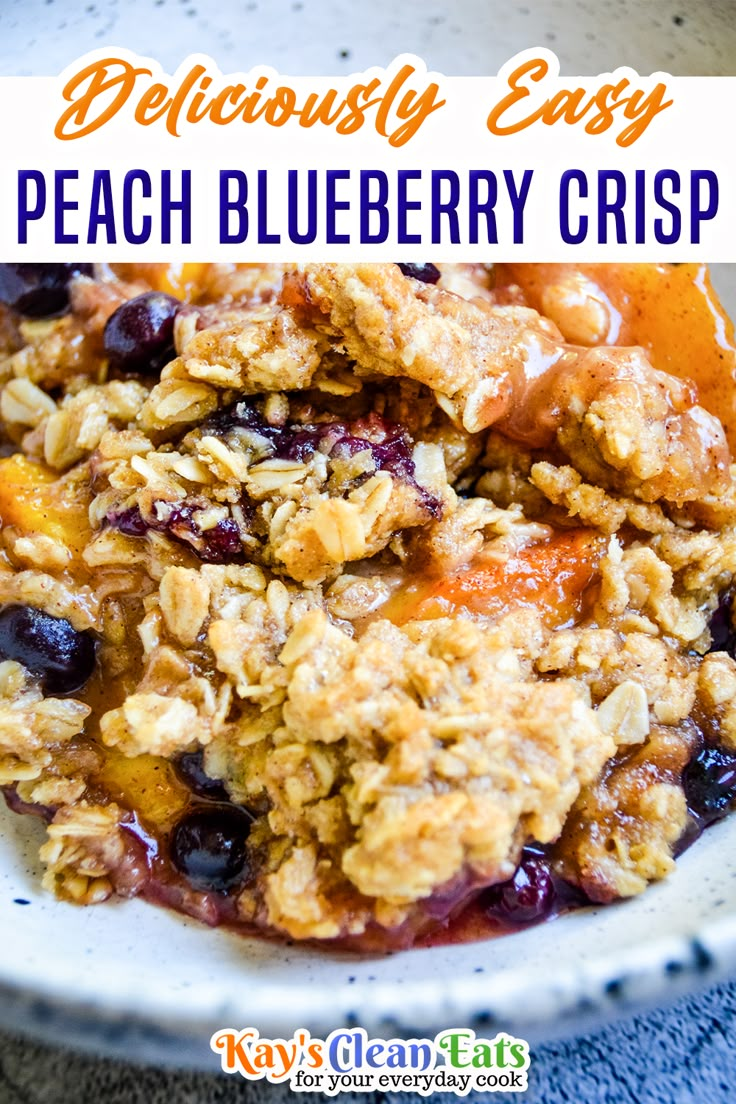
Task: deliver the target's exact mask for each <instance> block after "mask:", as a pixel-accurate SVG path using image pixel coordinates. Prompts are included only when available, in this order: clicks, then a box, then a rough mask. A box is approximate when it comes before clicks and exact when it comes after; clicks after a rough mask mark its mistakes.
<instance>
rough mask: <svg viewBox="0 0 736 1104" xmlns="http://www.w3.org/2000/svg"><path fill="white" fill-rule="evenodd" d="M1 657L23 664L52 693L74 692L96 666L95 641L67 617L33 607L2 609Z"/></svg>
mask: <svg viewBox="0 0 736 1104" xmlns="http://www.w3.org/2000/svg"><path fill="white" fill-rule="evenodd" d="M0 656H2V657H3V659H14V660H17V662H18V663H22V664H23V666H24V667H27V668H28V670H29V671H31V672H32V674H34V675H37V676H38V677H39V678H40V679H41V681H42V683H43V686H44V689H45V690H46V691H47V692H48V693H50V694H71V693H73V692H74V691H75V690H79V689H80V688H81V687H82V686H84V684H85V682H86V681H87V679H88V678H89V677H90V675H91V674H92V671H93V670H94V666H95V641H94V638H93V636H92V634H91V633H89V632H77V630H76V629H75V628H74V627H73V626H72V625H71V624H70V623H69V622H68V621H66V620H65V619H64V618H63V617H53V616H52V615H51V614H50V613H44V612H43V611H42V610H38V609H34V608H33V607H32V606H5V608H4V609H2V610H0Z"/></svg>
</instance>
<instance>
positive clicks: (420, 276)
mask: <svg viewBox="0 0 736 1104" xmlns="http://www.w3.org/2000/svg"><path fill="white" fill-rule="evenodd" d="M399 268H400V269H401V271H402V272H403V273H404V275H405V276H411V278H412V279H413V280H421V281H422V283H423V284H436V283H437V281H438V280H439V278H440V270H439V269H438V268H437V266H436V265H433V264H399Z"/></svg>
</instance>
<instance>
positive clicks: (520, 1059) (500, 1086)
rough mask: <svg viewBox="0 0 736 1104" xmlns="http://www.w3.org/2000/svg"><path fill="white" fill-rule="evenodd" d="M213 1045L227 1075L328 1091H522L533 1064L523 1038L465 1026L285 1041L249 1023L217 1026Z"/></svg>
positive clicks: (303, 1035)
mask: <svg viewBox="0 0 736 1104" xmlns="http://www.w3.org/2000/svg"><path fill="white" fill-rule="evenodd" d="M210 1046H211V1048H212V1050H214V1051H215V1053H216V1054H218V1055H219V1056H220V1062H221V1065H222V1069H223V1071H224V1072H225V1073H239V1074H240V1076H241V1077H244V1078H245V1079H246V1080H248V1081H264V1080H265V1081H270V1082H271V1083H272V1084H279V1085H281V1084H288V1086H289V1088H290V1089H291V1090H292V1091H293V1092H321V1093H326V1094H327V1095H328V1096H336V1095H337V1093H341V1092H351V1091H356V1090H357V1091H362V1092H366V1091H370V1092H376V1091H384V1092H386V1091H393V1092H415V1093H419V1094H420V1095H421V1096H429V1095H431V1094H432V1093H435V1092H451V1093H454V1094H455V1095H456V1096H467V1094H468V1093H469V1092H471V1091H477V1092H524V1091H525V1090H526V1088H527V1071H528V1069H529V1061H530V1059H529V1044H528V1043H527V1042H526V1041H525V1040H524V1039H517V1038H515V1037H514V1036H513V1035H507V1034H506V1032H503V1031H500V1032H499V1033H498V1034H497V1035H496V1036H495V1037H494V1038H493V1039H483V1038H479V1037H478V1036H476V1034H475V1032H474V1031H471V1030H469V1029H465V1028H449V1029H447V1030H446V1031H441V1032H440V1033H439V1034H438V1035H435V1037H434V1038H433V1039H369V1038H368V1035H367V1033H366V1032H365V1030H364V1029H363V1028H361V1027H357V1028H351V1029H345V1028H338V1029H337V1030H335V1031H333V1032H331V1034H329V1035H328V1036H327V1038H326V1039H317V1038H313V1037H312V1036H311V1035H310V1033H309V1032H308V1031H307V1030H306V1029H299V1030H297V1031H295V1032H294V1034H293V1035H292V1037H291V1038H290V1039H267V1038H262V1037H261V1035H260V1033H259V1032H258V1030H257V1029H256V1028H254V1027H246V1028H242V1029H240V1030H236V1029H235V1028H222V1029H221V1030H220V1031H216V1032H215V1034H214V1035H213V1036H212V1038H211V1039H210Z"/></svg>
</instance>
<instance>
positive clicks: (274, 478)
mask: <svg viewBox="0 0 736 1104" xmlns="http://www.w3.org/2000/svg"><path fill="white" fill-rule="evenodd" d="M420 267H423V268H425V269H426V268H431V266H420ZM530 267H532V268H533V267H534V266H530ZM547 267H549V266H547ZM640 267H641V268H645V267H649V268H651V269H652V279H653V280H654V279H664V278H665V276H664V275H663V274H662V270H663V269H664V268H669V267H670V266H640ZM657 267H659V271H658V272H655V271H654V270H655V269H657ZM420 275H421V273H420ZM665 275H666V274H665ZM560 279H561V278H558V283H557V284H555V283H554V281H552V282H550V281H549V280H548V281H547V286H546V300H545V303H546V308H547V311H548V314H549V315H551V316H554V317H555V319H556V321H555V322H553V321H551V318H550V317H544V316H543V315H542V314H540V313H539V312H538V311H537V310H536V309H534V306H532V305H529V304H530V303H533V302H534V294H533V289H532V290H529V289H527V290H525V289H524V288H523V286H521V285H520V284H519V283H518V282H517V281H516V280H515V279H510V278H509V277H508V275H507V278H505V279H503V278H502V274H501V272H500V271H494V269H493V267H492V266H482V265H465V266H463V265H453V266H444V267H442V266H441V270H440V272H436V273H435V274H434V275H433V276H432V279H431V281H429V282H428V281H427V280H426V279H425V278H423V279H417V278H415V277H414V276H413V275H412V273H411V266H409V270H408V274H407V273H406V272H405V271H402V269H401V268H400V267H399V266H398V265H391V264H380V265H379V264H355V265H345V264H315V265H307V266H303V267H302V268H288V267H286V266H284V267H283V268H282V267H279V266H264V267H258V266H253V265H240V266H236V265H191V266H183V270H182V269H181V266H179V268H178V269H177V268H176V266H171V267H170V268H167V267H166V266H163V265H159V266H155V265H148V266H147V265H141V266H132V265H121V266H116V267H112V268H110V267H107V266H97V267H96V268H95V270H94V271H93V272H89V273H79V274H77V275H75V276H74V277H73V278H72V279H71V282H70V284H69V295H70V300H71V302H70V308H69V309H68V310H67V311H66V312H65V313H62V314H60V315H56V316H54V317H51V318H41V319H37V318H33V317H30V316H28V315H27V314H26V315H24V314H23V311H22V310H21V311H13V310H9V309H8V310H4V311H3V314H2V317H1V318H0V321H1V322H2V325H1V326H0V340H1V341H2V359H0V381H1V384H2V390H1V392H0V415H1V417H2V424H3V431H4V434H5V439H6V443H7V444H6V448H5V449H4V453H5V458H4V459H2V460H0V517H1V518H2V530H0V542H1V545H2V563H1V564H0V606H1V607H2V608H3V609H6V610H7V609H10V610H11V611H16V613H14V616H15V619H16V620H15V622H13V624H12V625H11V626H10V627H8V626H5V627H3V626H2V625H0V651H2V654H3V655H4V656H6V657H7V658H5V661H4V662H2V663H0V784H2V785H4V786H5V787H9V788H10V789H12V791H13V800H14V801H15V802H16V804H18V803H22V804H23V806H24V807H25V806H37V807H40V808H41V809H42V810H43V811H44V812H45V814H46V816H47V819H48V820H49V827H48V832H49V839H48V842H47V843H45V844H44V846H43V848H42V858H43V860H44V862H45V863H46V866H47V875H46V884H47V885H48V886H49V887H50V888H53V889H54V890H55V891H56V892H57V893H58V894H59V895H61V896H63V897H66V898H68V899H71V900H74V901H77V902H83V903H86V902H93V901H98V900H101V899H104V898H105V897H106V896H109V895H110V894H111V893H112V892H118V893H123V894H125V893H135V892H145V891H146V886H145V879H146V877H149V878H150V877H151V874H150V871H149V872H148V874H146V872H145V871H144V869H143V866H144V864H143V863H142V862H141V861H139V860H140V855H139V854H138V852H135V847H137V846H138V840H139V837H140V835H141V833H146V834H147V835H148V836H150V837H151V838H155V839H156V840H157V841H158V844H159V847H160V850H161V853H162V854H163V855H164V856H165V855H166V848H167V847H170V841H171V839H172V833H174V832H175V828H176V823H177V818H179V817H180V816H181V814H182V809H183V807H184V805H183V804H182V803H184V804H186V801H187V800H188V798H186V797H185V798H182V796H181V793H182V789H181V786H180V785H179V784H178V783H176V782H175V781H171V779H173V778H174V775H173V774H172V767H171V764H176V763H177V762H178V761H179V759H180V757H181V756H185V757H186V756H191V755H192V753H195V752H198V751H201V752H202V755H203V758H202V763H203V769H204V771H205V772H206V774H207V776H209V777H210V778H212V779H217V780H220V781H221V782H222V783H223V784H224V786H225V788H226V790H227V794H224V795H223V798H222V800H223V801H227V800H228V799H229V800H230V802H232V803H234V805H235V806H243V807H245V808H246V809H247V810H249V815H250V817H251V818H252V825H251V826H250V829H249V834H248V839H247V859H245V860H244V862H243V864H242V867H241V877H240V878H239V879H238V878H233V879H232V880H231V884H229V885H228V887H227V892H228V900H229V901H230V902H231V903H233V904H234V915H235V917H236V918H238V919H240V920H243V921H245V922H250V923H254V924H256V925H257V926H259V927H262V928H265V929H270V930H274V929H275V930H277V931H279V932H281V933H286V934H288V935H290V936H292V937H294V938H299V939H332V938H338V937H341V938H345V937H351V938H353V937H355V938H358V939H359V938H360V937H361V936H362V935H363V934H364V933H366V932H376V931H386V932H388V933H390V932H394V931H406V930H411V931H417V932H418V931H420V930H422V928H423V927H424V926H425V924H426V923H427V922H428V917H430V916H434V917H436V918H439V919H445V917H446V915H447V913H449V911H450V910H451V905H450V904H448V906H447V913H446V914H445V915H443V914H442V911H441V909H439V908H437V907H435V908H434V911H432V908H431V907H429V906H431V903H432V902H433V901H434V902H436V901H438V900H446V901H447V902H455V903H457V902H462V901H463V900H467V899H469V898H470V897H471V896H473V895H474V894H476V893H477V891H478V889H479V888H481V887H484V886H489V885H494V884H497V883H502V882H505V881H507V880H508V879H510V878H511V877H512V876H513V874H514V871H515V869H516V867H517V865H518V862H519V858H520V855H521V852H522V848H523V847H525V846H526V845H528V844H530V843H536V844H540V845H547V853H548V855H549V856H550V861H551V863H552V865H553V867H554V870H555V871H556V873H557V875H558V876H560V877H563V878H564V879H566V880H567V881H568V882H571V883H572V884H574V885H576V886H578V887H580V888H581V889H582V890H583V891H584V892H585V893H586V894H588V896H589V897H591V898H592V899H594V900H597V901H607V900H611V899H613V898H615V897H625V896H630V895H632V894H635V893H638V892H640V891H641V890H642V889H644V888H645V886H646V885H647V883H648V882H649V881H651V880H653V879H658V878H661V877H663V876H665V875H666V874H667V873H668V872H669V871H670V870H671V869H672V868H673V851H674V849H675V847H676V845H677V844H678V841H679V840H680V838H681V837H682V835H683V832H684V831H685V829H686V826H687V820H688V810H687V805H686V797H685V793H684V790H683V785H682V773H683V770H684V769H685V768H686V766H687V764H688V762H690V760H691V759H692V757H693V756H694V755H695V754H696V753H697V752H698V751H699V749H701V748H702V746H703V741H704V739H705V740H706V741H711V742H712V743H714V744H717V745H718V746H719V747H723V748H726V749H728V748H735V749H736V663H734V661H733V660H732V659H731V658H730V656H729V654H728V653H727V652H726V651H712V652H710V653H709V654H706V653H708V649H709V646H710V644H711V636H710V631H709V625H710V620H711V617H712V615H713V613H714V611H715V610H716V608H717V606H718V603H719V597H720V596H721V595H723V594H724V593H726V592H727V591H728V588H729V587H730V586H731V582H732V579H733V577H734V574H735V573H736V493H735V492H734V484H733V483H732V474H731V469H730V454H729V449H728V445H727V443H726V437H725V433H724V430H723V428H722V425H721V422H720V421H719V419H718V418H717V417H716V414H718V413H719V411H716V410H709V411H706V410H705V409H703V408H702V407H701V406H700V405H698V394H697V391H696V389H695V387H694V385H693V384H692V383H691V382H690V381H689V380H687V379H684V378H680V376H679V375H678V374H675V373H674V372H673V371H671V370H669V371H664V370H662V368H661V367H655V366H654V365H655V364H656V363H657V359H656V351H655V352H654V353H652V351H651V350H649V351H645V350H644V349H642V348H640V347H637V346H633V347H620V346H617V345H615V344H605V342H604V338H605V332H606V327H605V326H604V325H603V324H602V322H601V311H602V309H603V307H602V305H601V304H602V301H603V300H602V297H601V296H600V295H599V297H598V298H596V297H595V296H594V295H593V294H592V293H588V301H587V307H586V301H585V295H584V294H582V293H581V294H578V295H577V298H575V297H573V298H572V299H571V298H570V289H569V287H567V290H565V286H564V283H563V284H560ZM576 286H578V285H576ZM580 286H582V285H580ZM580 286H578V291H579V290H580ZM556 287H562V290H560V291H558V292H555V288H556ZM152 289H153V291H154V292H156V293H157V294H158V295H159V297H161V296H162V295H163V298H164V299H166V296H167V295H172V294H173V296H174V298H175V299H176V300H180V302H178V303H177V304H176V306H175V308H171V312H172V317H173V335H172V340H173V346H174V347H173V348H170V349H168V350H165V351H166V356H165V357H163V359H162V361H161V362H159V361H157V359H156V357H157V356H158V353H156V355H154V352H152V351H151V350H150V349H149V351H148V354H146V355H147V356H148V359H147V361H145V363H144V361H143V360H142V359H141V357H142V355H143V354H142V353H140V351H139V353H138V354H137V353H135V350H134V351H133V352H130V351H128V352H127V353H126V352H125V350H124V349H123V351H122V352H121V351H120V350H121V349H122V348H123V347H122V345H121V343H120V340H119V339H118V343H117V344H116V343H115V340H113V338H114V337H115V333H114V327H115V325H117V326H118V330H119V329H120V323H119V317H120V315H119V313H118V315H117V316H116V312H119V311H120V310H121V308H123V307H124V306H126V304H128V303H131V302H133V301H134V300H135V301H138V299H139V297H141V296H143V297H146V296H149V297H150V295H151V292H152ZM583 290H584V291H585V287H583ZM164 293H165V294H164ZM581 295H582V298H581ZM565 296H567V298H566V297H565ZM172 302H173V300H172ZM570 302H572V303H573V308H570V309H569V305H570ZM586 309H587V314H586ZM611 309H613V308H611ZM0 310H2V308H0ZM566 319H569V331H568V332H566V325H565V322H566ZM586 320H587V321H586ZM144 322H145V323H146V324H147V325H149V329H151V327H152V326H153V323H152V322H151V321H150V319H148V321H146V319H144ZM586 324H589V325H588V330H586ZM139 325H143V323H141V322H140V320H139ZM144 328H145V327H144ZM154 328H155V327H154ZM586 334H589V340H587V341H586ZM111 335H112V336H111ZM148 336H150V335H148ZM155 336H156V335H155V334H154V337H155ZM144 338H146V333H143V337H142V338H141V341H142V342H143V343H144V344H145V342H144V341H143V339H144ZM571 338H574V342H575V343H573V342H572V340H570V339H571ZM152 340H153V339H152ZM159 343H161V342H159ZM149 344H150V342H149ZM621 344H623V343H621ZM144 351H145V350H144ZM160 352H161V350H159V353H160ZM136 356H138V359H137V360H136ZM126 357H127V358H128V359H127V360H126ZM160 359H161V358H159V360H160ZM667 367H671V366H670V365H667ZM686 374H688V373H686V372H683V373H682V375H686ZM19 608H20V609H26V608H30V609H31V610H32V611H42V613H43V614H46V615H49V624H51V623H52V619H62V620H63V621H64V622H68V623H69V626H70V629H69V632H73V633H75V634H77V636H79V635H80V634H88V635H89V637H90V638H91V639H93V640H94V641H95V649H96V652H95V669H94V673H93V674H92V676H91V678H89V679H88V680H87V681H86V682H85V684H84V686H82V687H80V688H74V689H73V691H71V692H67V691H66V690H65V689H64V687H62V688H61V690H59V689H56V691H54V681H53V678H51V677H50V676H47V674H46V673H45V669H43V665H42V664H41V665H39V664H38V663H34V660H33V658H32V656H31V652H29V651H28V648H26V650H25V651H24V650H23V646H22V641H21V644H18V643H17V640H18V638H19V637H18V634H19V633H20V632H21V630H20V629H18V628H17V625H16V622H18V618H19V616H20V615H19V614H17V610H18V609H19ZM1 619H2V615H0V620H1ZM53 623H54V624H56V623H57V622H56V621H54V622H53ZM24 624H25V623H24ZM34 624H35V622H34ZM8 625H10V622H8ZM42 628H43V626H42ZM11 629H12V631H13V632H15V633H16V636H15V637H14V638H13V639H14V640H15V644H13V645H12V646H8V645H7V642H6V638H7V637H8V634H10V633H11ZM23 631H26V629H23ZM34 631H35V630H34ZM70 647H71V645H70ZM34 654H35V653H34ZM75 655H76V653H75ZM29 657H31V658H29ZM70 662H71V661H70ZM58 685H60V684H58ZM156 770H160V771H161V772H162V773H161V774H160V775H159V779H162V778H164V777H165V778H166V779H168V781H167V786H168V789H167V788H166V786H163V785H160V786H158V788H157V787H156V785H153V784H146V782H145V780H146V779H149V780H150V779H151V778H154V777H155V775H154V773H152V772H155V771H156ZM141 779H143V781H141ZM187 807H188V806H187ZM133 822H135V832H133V831H132V830H131V825H133ZM131 841H133V842H131ZM131 848H133V850H131ZM174 858H175V859H176V856H174ZM160 861H161V862H163V861H164V860H160ZM165 861H166V863H168V865H167V866H166V870H170V866H171V863H170V861H169V859H166V860H165ZM174 865H176V863H174ZM163 870H164V866H163V865H162V866H160V867H155V868H154V876H157V875H156V871H159V873H160V871H163ZM182 870H183V871H184V873H185V874H186V863H184V865H183V866H182V863H181V862H180V863H179V873H181V872H182ZM160 876H161V877H162V878H163V877H164V875H163V874H160ZM167 876H171V877H176V876H178V875H176V874H171V873H170V874H169V875H167ZM185 881H186V879H185ZM213 887H214V883H213ZM215 888H217V887H215ZM178 892H179V897H178V898H177V901H178V904H179V906H180V907H183V908H185V909H187V910H188V911H192V912H194V913H196V914H198V915H203V916H205V918H210V913H208V912H207V909H208V907H209V906H208V905H207V894H206V891H205V889H203V885H202V883H201V879H200V881H199V882H198V881H197V879H196V878H195V879H193V880H192V886H191V887H190V888H189V890H186V889H180V890H179V891H178ZM187 892H189V893H190V898H188V899H185V894H186V893H187ZM149 895H150V894H149ZM153 895H154V896H155V894H153Z"/></svg>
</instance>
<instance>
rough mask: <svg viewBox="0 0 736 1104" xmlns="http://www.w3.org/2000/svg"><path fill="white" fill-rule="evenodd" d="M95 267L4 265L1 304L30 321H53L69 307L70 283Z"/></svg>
mask: <svg viewBox="0 0 736 1104" xmlns="http://www.w3.org/2000/svg"><path fill="white" fill-rule="evenodd" d="M91 272H92V265H91V264H80V263H77V264H0V303H7V305H8V306H9V307H13V308H14V310H17V311H19V312H20V313H21V314H25V315H27V316H28V317H29V318H51V317H52V316H53V315H55V314H61V313H62V312H63V311H65V310H66V309H67V307H68V306H69V281H70V280H71V279H72V277H73V276H79V275H85V276H87V275H90V274H91Z"/></svg>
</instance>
